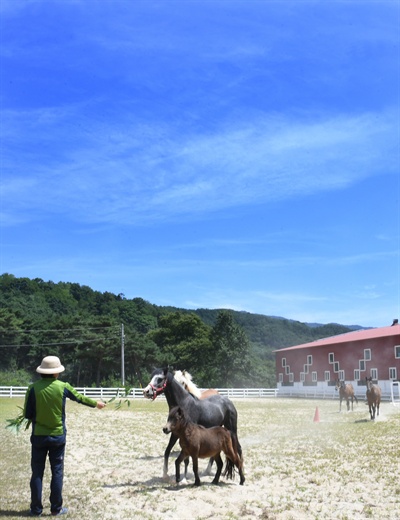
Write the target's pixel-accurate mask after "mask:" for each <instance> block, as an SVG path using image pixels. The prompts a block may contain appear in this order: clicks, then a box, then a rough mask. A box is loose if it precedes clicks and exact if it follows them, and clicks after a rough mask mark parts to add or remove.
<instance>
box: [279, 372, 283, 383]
mask: <svg viewBox="0 0 400 520" xmlns="http://www.w3.org/2000/svg"><path fill="white" fill-rule="evenodd" d="M279 382H280V383H283V374H279Z"/></svg>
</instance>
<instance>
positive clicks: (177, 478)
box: [175, 450, 186, 484]
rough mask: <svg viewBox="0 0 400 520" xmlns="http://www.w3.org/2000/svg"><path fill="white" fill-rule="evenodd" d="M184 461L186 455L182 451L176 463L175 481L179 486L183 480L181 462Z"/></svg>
mask: <svg viewBox="0 0 400 520" xmlns="http://www.w3.org/2000/svg"><path fill="white" fill-rule="evenodd" d="M183 459H185V454H184V453H183V450H182V451H181V452H180V454H179V455H178V457H177V458H176V461H175V481H176V483H177V484H178V482H179V481H180V479H181V462H182V461H183ZM185 462H186V459H185Z"/></svg>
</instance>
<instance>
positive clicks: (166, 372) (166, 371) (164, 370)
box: [162, 367, 168, 376]
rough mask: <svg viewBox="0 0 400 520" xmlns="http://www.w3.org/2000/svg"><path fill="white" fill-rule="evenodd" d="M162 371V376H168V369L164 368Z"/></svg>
mask: <svg viewBox="0 0 400 520" xmlns="http://www.w3.org/2000/svg"><path fill="white" fill-rule="evenodd" d="M162 371H163V374H164V375H165V376H166V375H167V374H168V367H164V368H163V369H162Z"/></svg>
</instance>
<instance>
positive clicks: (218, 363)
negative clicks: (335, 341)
mask: <svg viewBox="0 0 400 520" xmlns="http://www.w3.org/2000/svg"><path fill="white" fill-rule="evenodd" d="M122 324H123V335H124V337H123V338H122V327H121V325H122ZM347 331H349V329H348V328H347V327H343V326H341V325H326V326H321V327H309V326H307V325H306V324H302V323H300V322H294V321H290V320H285V319H278V318H272V317H267V316H262V315H255V314H251V313H246V312H244V313H242V312H235V311H229V310H224V309H219V310H209V309H198V310H196V311H189V310H186V309H178V308H174V307H162V306H157V305H154V304H151V303H149V302H147V301H145V300H143V299H142V298H133V299H127V298H125V296H124V295H123V294H118V295H115V294H112V293H110V292H104V293H102V292H99V291H95V290H93V289H91V288H90V287H88V286H85V285H80V284H77V283H70V282H59V283H53V282H51V281H47V282H45V281H43V280H42V279H40V278H35V279H29V278H17V277H15V276H14V275H12V274H8V273H5V274H3V275H1V276H0V384H1V385H18V384H21V385H25V384H28V382H30V381H31V380H33V379H34V378H35V371H36V367H37V366H38V364H40V361H41V359H42V358H43V357H44V356H46V355H49V354H51V355H57V356H59V357H60V359H61V360H62V363H63V364H64V365H65V367H66V371H65V373H64V374H63V377H64V378H65V379H66V380H68V381H69V382H70V383H72V384H73V385H75V386H120V385H121V375H122V365H121V346H122V341H123V345H124V359H125V362H124V370H125V382H126V386H135V387H138V386H145V385H146V384H147V383H148V381H149V376H150V374H151V372H152V370H153V368H154V367H164V366H170V367H172V368H174V369H180V370H183V369H185V370H188V371H189V372H190V373H191V374H192V375H193V378H194V380H195V382H196V383H197V384H198V385H199V386H203V387H220V388H221V387H264V388H265V387H274V386H276V378H275V361H274V355H273V350H276V349H278V348H282V347H285V346H291V345H295V344H299V343H303V342H307V341H312V340H315V339H318V338H321V337H326V336H329V335H334V334H339V333H341V332H347Z"/></svg>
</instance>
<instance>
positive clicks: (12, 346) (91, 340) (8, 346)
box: [0, 337, 113, 348]
mask: <svg viewBox="0 0 400 520" xmlns="http://www.w3.org/2000/svg"><path fill="white" fill-rule="evenodd" d="M101 339H106V340H110V339H113V338H112V337H111V338H101ZM95 341H100V339H99V338H97V339H83V340H79V339H76V340H75V341H58V342H57V343H29V344H26V345H0V348H2V347H7V348H18V347H45V346H50V345H53V346H54V345H75V344H76V343H79V342H81V343H94V342H95Z"/></svg>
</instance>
